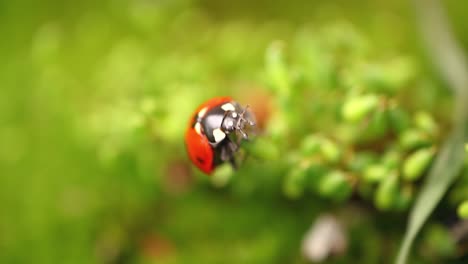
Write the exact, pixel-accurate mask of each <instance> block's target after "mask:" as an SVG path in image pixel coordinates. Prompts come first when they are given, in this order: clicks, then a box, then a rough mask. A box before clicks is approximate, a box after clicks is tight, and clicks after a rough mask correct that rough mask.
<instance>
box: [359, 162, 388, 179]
mask: <svg viewBox="0 0 468 264" xmlns="http://www.w3.org/2000/svg"><path fill="white" fill-rule="evenodd" d="M388 173H389V171H388V168H387V167H386V166H385V165H383V164H372V165H369V166H368V167H367V168H366V169H365V170H364V174H363V177H364V180H365V181H367V182H379V181H381V180H382V179H384V178H385V176H387V174H388Z"/></svg>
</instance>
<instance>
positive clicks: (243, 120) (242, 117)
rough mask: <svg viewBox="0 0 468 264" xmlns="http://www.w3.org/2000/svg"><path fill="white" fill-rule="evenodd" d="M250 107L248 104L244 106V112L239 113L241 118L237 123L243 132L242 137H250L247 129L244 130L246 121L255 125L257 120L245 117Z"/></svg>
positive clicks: (237, 126) (238, 128)
mask: <svg viewBox="0 0 468 264" xmlns="http://www.w3.org/2000/svg"><path fill="white" fill-rule="evenodd" d="M248 108H249V105H246V106H245V107H244V109H243V110H242V112H241V113H240V114H239V118H238V119H237V123H236V129H237V130H238V131H239V132H240V133H241V135H242V137H243V138H244V139H248V138H249V136H248V135H247V133H245V131H244V130H243V129H244V126H245V123H246V122H247V123H248V124H249V125H250V126H254V125H255V122H254V121H253V120H251V119H246V118H245V117H244V115H245V113H246V112H247V109H248Z"/></svg>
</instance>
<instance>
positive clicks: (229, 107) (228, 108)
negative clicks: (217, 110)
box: [221, 103, 236, 111]
mask: <svg viewBox="0 0 468 264" xmlns="http://www.w3.org/2000/svg"><path fill="white" fill-rule="evenodd" d="M221 109H223V110H224V111H234V110H236V108H235V107H234V106H233V105H232V104H231V103H226V104H223V105H222V106H221Z"/></svg>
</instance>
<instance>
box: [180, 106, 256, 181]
mask: <svg viewBox="0 0 468 264" xmlns="http://www.w3.org/2000/svg"><path fill="white" fill-rule="evenodd" d="M247 108H248V106H247V107H245V108H243V107H241V105H240V104H239V103H237V102H235V101H234V100H233V99H232V98H231V97H215V98H212V99H210V100H208V101H206V102H205V103H203V104H202V105H200V106H199V107H198V108H197V109H196V110H195V113H194V114H193V116H192V117H191V118H190V122H189V127H188V129H187V131H186V133H185V145H186V148H187V152H188V155H189V157H190V160H191V161H192V163H193V164H195V166H197V167H198V168H199V169H200V170H202V171H203V172H205V173H206V174H211V173H212V172H213V171H214V169H215V168H216V167H217V166H219V165H221V164H222V163H224V162H230V163H231V164H232V165H233V166H234V167H236V163H235V160H234V155H235V154H236V152H237V151H238V150H239V143H240V141H241V140H242V139H248V135H247V133H246V132H245V130H244V129H245V126H246V124H247V125H250V126H254V125H255V122H254V119H253V116H252V115H251V113H250V112H249V111H248V110H247ZM239 135H240V137H239Z"/></svg>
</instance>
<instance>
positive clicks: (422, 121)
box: [414, 112, 439, 135]
mask: <svg viewBox="0 0 468 264" xmlns="http://www.w3.org/2000/svg"><path fill="white" fill-rule="evenodd" d="M414 122H415V124H416V127H417V128H418V129H420V130H421V131H424V132H426V133H427V134H429V135H435V134H437V132H438V130H439V127H438V126H437V124H436V122H435V121H434V119H433V118H432V116H431V115H430V114H429V113H427V112H418V113H416V114H415V116H414Z"/></svg>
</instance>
